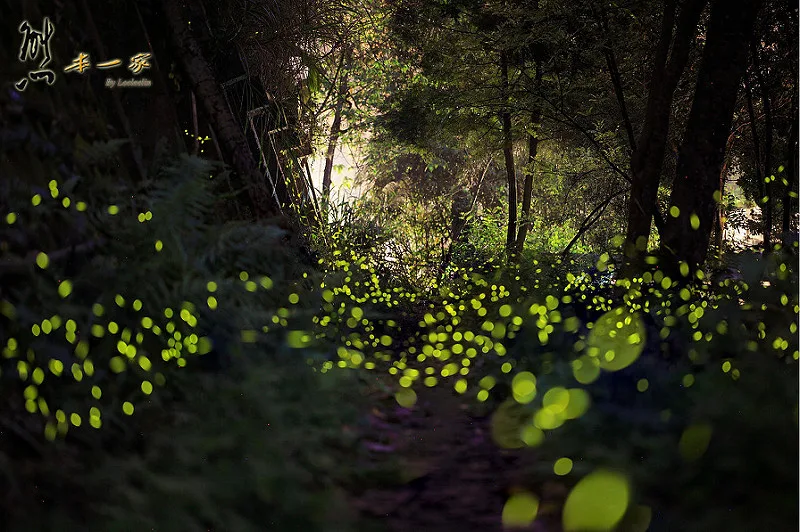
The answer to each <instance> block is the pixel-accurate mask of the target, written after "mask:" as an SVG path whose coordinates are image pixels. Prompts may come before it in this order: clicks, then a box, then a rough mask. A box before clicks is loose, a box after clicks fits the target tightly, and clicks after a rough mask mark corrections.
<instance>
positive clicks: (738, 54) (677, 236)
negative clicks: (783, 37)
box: [662, 0, 762, 269]
mask: <svg viewBox="0 0 800 532" xmlns="http://www.w3.org/2000/svg"><path fill="white" fill-rule="evenodd" d="M761 2H762V0H714V2H713V4H712V7H711V17H710V20H709V24H708V31H707V33H706V45H705V49H704V51H703V59H702V64H701V66H700V72H699V74H698V78H697V88H696V89H695V94H694V101H693V102H692V109H691V111H690V113H689V120H688V123H687V125H686V131H685V133H684V135H683V143H682V145H681V148H680V152H679V158H678V165H677V169H676V175H675V180H674V182H673V186H672V194H671V197H670V211H673V210H674V209H675V208H677V209H678V216H672V215H671V216H670V217H669V218H668V220H667V224H666V228H665V231H664V237H663V241H662V250H663V251H664V252H668V253H670V254H671V255H672V256H673V257H675V258H677V259H679V260H683V261H686V262H687V263H688V264H689V267H690V269H692V268H696V267H697V266H699V265H700V264H702V263H703V262H704V261H705V259H706V256H707V254H708V244H709V240H710V237H711V228H712V225H713V217H714V191H715V190H716V189H717V187H718V180H719V174H720V171H721V169H722V162H723V160H724V157H725V144H726V139H727V138H728V135H729V133H730V128H731V123H732V122H733V111H734V108H735V106H736V96H737V94H738V91H739V83H740V81H741V79H742V75H743V74H744V72H745V70H746V68H747V51H748V50H747V48H748V43H749V42H750V38H751V36H752V32H753V27H754V21H755V17H756V15H757V14H758V9H759V7H760V5H761ZM665 254H666V253H665Z"/></svg>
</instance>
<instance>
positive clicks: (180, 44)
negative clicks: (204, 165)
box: [163, 0, 279, 217]
mask: <svg viewBox="0 0 800 532" xmlns="http://www.w3.org/2000/svg"><path fill="white" fill-rule="evenodd" d="M185 6H186V4H185V2H182V1H180V0H163V7H164V14H165V15H166V19H167V21H168V22H169V25H170V28H171V29H172V40H173V43H174V45H175V48H176V50H177V52H178V54H179V57H180V59H181V61H182V63H183V68H184V70H185V72H186V75H187V77H188V78H189V80H190V81H191V84H192V86H193V87H194V90H195V93H196V95H197V99H198V100H199V101H200V102H201V103H202V105H203V108H204V110H205V113H206V117H207V118H208V120H209V121H210V122H211V125H212V127H213V128H214V131H215V132H216V134H217V138H218V139H219V143H220V145H221V146H222V149H223V150H224V151H225V154H226V155H227V157H229V160H230V161H231V166H233V168H234V170H235V171H236V173H238V174H239V176H240V178H241V179H242V181H243V182H244V183H245V184H246V186H247V189H248V192H249V196H250V200H251V203H252V207H253V209H254V213H255V215H256V216H261V217H263V216H268V215H270V214H274V213H276V212H278V210H279V209H278V206H277V205H276V204H275V201H274V200H273V197H272V196H271V195H270V194H269V190H268V188H267V186H266V183H265V179H264V176H263V175H262V174H261V172H260V171H259V170H258V165H257V164H256V161H255V159H254V158H253V154H252V153H251V152H250V148H249V146H248V144H247V139H246V138H245V136H244V134H243V133H242V130H241V129H240V127H239V125H238V124H237V123H236V120H235V119H234V117H233V114H232V113H231V111H230V109H229V107H228V104H227V102H226V101H225V98H224V96H223V94H222V89H221V88H220V85H219V83H218V82H217V80H216V79H215V77H214V72H213V69H212V67H211V65H210V64H209V63H208V61H207V59H206V58H205V56H204V54H203V51H202V49H201V46H200V44H199V43H198V42H197V40H196V39H195V37H194V35H193V34H192V30H191V26H190V25H189V24H187V23H186V18H185V17H184V11H185V10H186V7H185Z"/></svg>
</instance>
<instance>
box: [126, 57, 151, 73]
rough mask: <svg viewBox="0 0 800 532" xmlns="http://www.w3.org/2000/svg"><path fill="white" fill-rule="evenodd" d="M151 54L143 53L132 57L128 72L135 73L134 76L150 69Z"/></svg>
mask: <svg viewBox="0 0 800 532" xmlns="http://www.w3.org/2000/svg"><path fill="white" fill-rule="evenodd" d="M149 59H150V54H147V53H141V54H136V55H134V56H133V57H131V63H130V64H129V65H128V70H130V71H131V72H133V75H137V74H139V73H140V72H141V71H142V70H145V69H148V68H150V61H149Z"/></svg>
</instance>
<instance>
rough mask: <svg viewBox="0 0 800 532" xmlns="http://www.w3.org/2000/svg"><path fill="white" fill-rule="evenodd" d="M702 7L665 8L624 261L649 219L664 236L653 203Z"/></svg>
mask: <svg viewBox="0 0 800 532" xmlns="http://www.w3.org/2000/svg"><path fill="white" fill-rule="evenodd" d="M706 3H707V2H706V0H686V1H685V2H684V3H683V5H682V6H681V8H680V10H678V6H677V1H676V0H666V1H665V2H664V11H663V16H662V22H661V32H660V35H659V39H658V44H657V46H656V52H655V56H654V60H653V67H652V72H651V75H650V79H649V91H648V97H647V105H646V110H645V117H644V122H643V124H642V128H641V132H640V133H639V138H638V142H637V143H636V147H635V149H634V152H633V155H632V157H631V171H632V175H631V191H630V196H629V204H628V227H627V232H626V236H625V248H626V253H627V254H628V256H629V257H634V256H636V255H637V252H638V251H643V250H645V248H646V246H647V240H648V237H649V235H650V224H651V222H652V220H653V218H654V217H655V221H656V227H657V228H658V229H659V231H662V230H663V221H662V220H661V215H660V213H659V212H658V210H657V208H656V199H657V195H658V185H659V183H660V180H661V172H662V164H663V162H664V153H665V148H666V145H667V135H668V133H669V123H670V117H671V115H672V101H673V95H674V93H675V89H676V88H677V86H678V81H679V80H680V78H681V75H682V74H683V71H684V69H685V68H686V63H687V61H688V59H689V52H690V51H691V49H692V43H693V42H694V40H695V33H696V31H697V25H698V22H699V20H700V16H701V14H702V12H703V9H704V8H705V5H706ZM678 11H680V12H678ZM717 175H719V174H717Z"/></svg>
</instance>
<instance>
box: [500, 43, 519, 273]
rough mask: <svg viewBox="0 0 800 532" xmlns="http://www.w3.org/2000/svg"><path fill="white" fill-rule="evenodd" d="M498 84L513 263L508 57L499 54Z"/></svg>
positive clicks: (509, 247) (513, 180) (514, 210)
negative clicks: (500, 97)
mask: <svg viewBox="0 0 800 532" xmlns="http://www.w3.org/2000/svg"><path fill="white" fill-rule="evenodd" d="M500 83H501V91H502V100H503V112H502V121H503V157H504V159H505V163H506V183H507V184H508V229H507V232H506V254H507V256H508V260H509V262H511V261H513V259H514V254H515V251H516V242H517V174H516V172H515V170H514V141H513V138H512V136H511V109H510V108H509V106H510V102H509V101H508V99H509V94H508V93H509V87H508V56H507V55H506V52H505V50H503V51H502V52H500Z"/></svg>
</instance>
